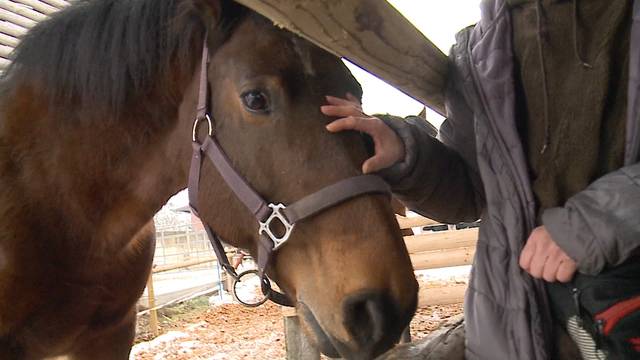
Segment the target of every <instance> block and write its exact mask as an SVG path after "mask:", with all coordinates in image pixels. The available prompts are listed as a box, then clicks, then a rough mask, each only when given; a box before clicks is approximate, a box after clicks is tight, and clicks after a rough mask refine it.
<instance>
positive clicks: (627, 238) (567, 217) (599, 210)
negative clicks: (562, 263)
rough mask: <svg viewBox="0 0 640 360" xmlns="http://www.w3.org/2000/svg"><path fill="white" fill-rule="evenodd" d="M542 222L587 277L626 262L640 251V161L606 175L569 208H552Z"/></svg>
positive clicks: (572, 198) (575, 198)
mask: <svg viewBox="0 0 640 360" xmlns="http://www.w3.org/2000/svg"><path fill="white" fill-rule="evenodd" d="M542 222H543V224H544V225H545V226H546V227H547V231H549V233H550V234H551V237H552V238H553V240H554V241H555V242H556V243H557V244H558V246H560V248H561V249H563V250H564V251H565V252H566V253H567V255H569V257H571V258H572V259H573V260H574V261H576V263H577V264H578V270H579V271H580V272H581V273H584V274H587V275H596V274H598V273H600V272H601V271H602V270H604V269H605V268H606V267H607V266H616V265H619V264H621V263H623V262H625V261H626V260H627V259H629V257H631V256H633V255H636V254H638V253H639V250H640V163H637V164H634V165H630V166H626V167H623V168H621V169H619V170H617V171H614V172H612V173H609V174H607V175H605V176H603V177H601V178H600V179H598V180H596V181H595V182H594V183H592V184H591V185H590V186H589V187H587V189H585V190H583V191H581V192H579V193H578V194H576V195H574V196H573V197H571V198H570V199H569V201H567V203H566V204H565V206H564V207H557V208H551V209H547V210H546V211H544V213H543V214H542Z"/></svg>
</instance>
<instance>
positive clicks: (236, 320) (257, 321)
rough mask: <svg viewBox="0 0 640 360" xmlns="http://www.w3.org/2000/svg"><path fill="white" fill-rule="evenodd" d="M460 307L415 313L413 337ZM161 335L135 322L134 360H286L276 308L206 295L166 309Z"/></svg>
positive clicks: (143, 322) (144, 322)
mask: <svg viewBox="0 0 640 360" xmlns="http://www.w3.org/2000/svg"><path fill="white" fill-rule="evenodd" d="M461 312H462V304H454V305H438V306H429V307H427V308H424V309H420V310H418V312H417V314H416V316H415V317H414V319H413V321H412V323H411V335H412V338H414V339H417V338H420V337H424V336H425V335H426V334H428V333H430V332H432V331H434V330H435V329H437V328H438V327H439V326H440V325H441V324H442V323H443V322H444V321H445V320H446V319H447V318H449V317H451V316H454V315H457V314H460V313H461ZM159 321H160V325H161V333H162V335H160V336H159V337H157V338H155V339H151V338H152V336H151V335H150V334H149V333H148V331H147V330H146V329H145V328H146V327H147V323H148V318H147V317H141V318H140V319H139V331H138V334H139V335H138V338H137V342H138V344H137V345H136V346H135V347H134V349H133V351H132V355H131V359H135V360H163V359H167V360H186V359H207V360H236V359H256V360H261V359H284V358H285V356H286V354H285V339H284V331H283V318H282V312H281V309H280V307H279V306H277V305H273V304H270V303H267V304H265V305H263V306H261V307H258V308H246V307H244V306H242V305H239V304H222V305H215V306H209V304H208V300H207V298H206V297H201V298H198V299H196V300H194V301H191V302H189V303H187V304H182V305H179V306H177V307H174V308H170V309H164V310H163V311H162V313H161V314H160V316H159Z"/></svg>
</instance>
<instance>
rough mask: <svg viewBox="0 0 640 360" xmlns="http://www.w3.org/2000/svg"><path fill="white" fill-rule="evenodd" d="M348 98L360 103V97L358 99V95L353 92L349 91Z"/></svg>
mask: <svg viewBox="0 0 640 360" xmlns="http://www.w3.org/2000/svg"><path fill="white" fill-rule="evenodd" d="M347 100H349V101H351V102H355V103H358V104H360V99H358V98H357V97H355V95H353V94H352V93H350V92H348V93H347Z"/></svg>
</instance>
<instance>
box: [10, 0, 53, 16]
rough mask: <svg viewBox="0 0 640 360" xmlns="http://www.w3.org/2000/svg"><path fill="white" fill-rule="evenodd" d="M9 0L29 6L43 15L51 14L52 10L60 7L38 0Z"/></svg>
mask: <svg viewBox="0 0 640 360" xmlns="http://www.w3.org/2000/svg"><path fill="white" fill-rule="evenodd" d="M11 1H13V2H14V3H19V4H24V5H27V6H30V7H31V8H32V9H34V10H36V11H38V12H40V13H42V14H45V15H51V14H53V13H54V12H56V11H58V10H60V8H58V7H55V6H51V5H49V4H47V3H45V2H42V1H38V0H11Z"/></svg>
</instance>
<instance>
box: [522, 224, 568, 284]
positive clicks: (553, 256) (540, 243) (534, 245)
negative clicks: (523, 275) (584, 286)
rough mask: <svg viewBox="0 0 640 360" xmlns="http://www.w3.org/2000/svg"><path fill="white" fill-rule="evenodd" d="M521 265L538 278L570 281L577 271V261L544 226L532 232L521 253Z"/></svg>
mask: <svg viewBox="0 0 640 360" xmlns="http://www.w3.org/2000/svg"><path fill="white" fill-rule="evenodd" d="M520 267H521V268H522V269H524V270H525V271H526V272H528V273H529V274H530V275H531V276H533V277H534V278H536V279H540V278H542V279H544V280H545V281H548V282H556V281H559V282H569V281H571V279H573V275H574V274H575V273H576V269H577V264H576V262H575V261H574V260H573V259H571V258H570V257H569V255H567V253H565V252H564V250H562V249H561V248H560V247H559V246H558V244H556V242H555V241H554V240H553V238H551V234H549V232H548V231H547V229H546V228H545V227H544V226H539V227H537V228H535V229H533V231H532V232H531V235H529V239H527V243H526V244H525V246H524V248H523V249H522V253H520Z"/></svg>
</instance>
